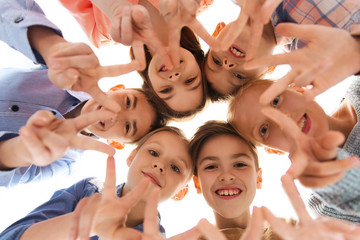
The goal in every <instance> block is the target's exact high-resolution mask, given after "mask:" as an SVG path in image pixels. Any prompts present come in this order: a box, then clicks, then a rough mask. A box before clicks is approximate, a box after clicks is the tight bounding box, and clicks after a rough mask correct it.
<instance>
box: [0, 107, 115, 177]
mask: <svg viewBox="0 0 360 240" xmlns="http://www.w3.org/2000/svg"><path fill="white" fill-rule="evenodd" d="M111 117H112V113H110V112H106V111H103V112H102V114H99V113H98V112H91V113H89V114H85V115H81V116H79V117H77V118H74V119H68V120H65V119H60V118H57V117H55V116H54V115H53V114H52V113H51V112H49V111H44V110H42V111H38V112H36V113H35V114H34V115H33V116H31V117H30V118H29V120H28V122H27V124H26V126H24V127H22V128H21V129H20V136H18V137H15V138H12V139H9V140H6V141H3V142H1V143H0V169H1V170H7V169H13V168H17V167H25V166H30V165H32V164H34V165H37V166H47V165H49V164H51V163H52V162H54V161H56V160H57V159H58V158H60V157H62V156H63V155H64V154H65V153H66V152H67V150H68V149H69V148H79V149H95V150H99V151H102V152H104V153H106V154H110V155H111V154H112V155H113V154H114V149H112V148H111V147H109V146H108V145H106V144H104V143H101V142H99V141H96V140H94V139H91V138H85V137H84V136H77V133H78V132H79V131H81V130H82V129H83V128H85V127H87V126H88V125H90V124H92V123H94V122H98V121H100V120H104V119H108V118H111ZM15 149H16V150H15Z"/></svg>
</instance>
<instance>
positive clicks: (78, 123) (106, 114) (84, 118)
mask: <svg viewBox="0 0 360 240" xmlns="http://www.w3.org/2000/svg"><path fill="white" fill-rule="evenodd" d="M113 116H114V113H112V112H110V111H106V110H102V109H101V110H99V111H92V112H89V113H85V114H81V115H80V116H78V117H76V118H73V119H71V121H72V122H73V124H74V127H75V129H76V130H77V131H78V132H79V131H81V130H82V129H84V128H86V127H87V126H89V125H91V124H93V123H95V122H98V121H101V120H106V119H109V118H112V117H113Z"/></svg>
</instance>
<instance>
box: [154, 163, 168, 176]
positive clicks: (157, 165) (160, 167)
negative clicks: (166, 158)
mask: <svg viewBox="0 0 360 240" xmlns="http://www.w3.org/2000/svg"><path fill="white" fill-rule="evenodd" d="M152 168H154V169H156V170H157V171H159V172H160V174H165V167H164V165H163V164H162V163H161V162H158V161H157V162H153V163H152Z"/></svg>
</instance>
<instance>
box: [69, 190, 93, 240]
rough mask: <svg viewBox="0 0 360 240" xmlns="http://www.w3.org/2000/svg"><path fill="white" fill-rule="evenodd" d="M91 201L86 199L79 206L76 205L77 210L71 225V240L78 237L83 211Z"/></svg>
mask: <svg viewBox="0 0 360 240" xmlns="http://www.w3.org/2000/svg"><path fill="white" fill-rule="evenodd" d="M88 200H89V197H85V198H83V199H81V200H80V201H79V202H78V204H77V205H76V208H75V210H74V211H73V212H72V219H71V224H70V230H69V239H70V240H76V238H77V237H78V233H79V232H78V229H79V221H80V217H81V211H82V209H83V207H84V206H85V205H86V204H87V202H88Z"/></svg>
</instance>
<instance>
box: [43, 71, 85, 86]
mask: <svg viewBox="0 0 360 240" xmlns="http://www.w3.org/2000/svg"><path fill="white" fill-rule="evenodd" d="M48 75H49V79H50V81H51V82H52V83H53V84H54V85H55V86H57V87H58V88H61V89H66V90H72V88H73V85H74V84H76V83H77V81H78V80H79V77H80V72H79V71H78V70H76V69H74V68H68V69H65V70H52V69H49V71H48Z"/></svg>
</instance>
